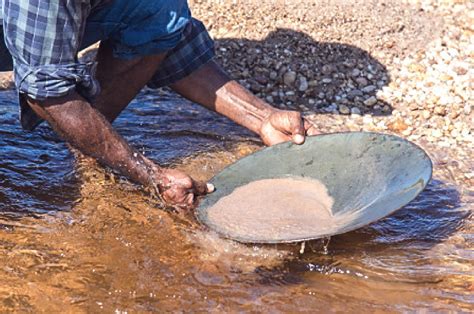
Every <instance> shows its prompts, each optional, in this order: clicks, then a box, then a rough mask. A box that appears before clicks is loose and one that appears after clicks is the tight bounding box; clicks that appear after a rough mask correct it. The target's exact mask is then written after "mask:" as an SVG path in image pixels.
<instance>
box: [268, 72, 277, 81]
mask: <svg viewBox="0 0 474 314" xmlns="http://www.w3.org/2000/svg"><path fill="white" fill-rule="evenodd" d="M269 77H270V79H271V80H275V79H276V78H277V77H278V73H277V72H275V71H271V72H270V75H269Z"/></svg>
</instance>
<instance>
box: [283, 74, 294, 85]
mask: <svg viewBox="0 0 474 314" xmlns="http://www.w3.org/2000/svg"><path fill="white" fill-rule="evenodd" d="M295 81H296V73H295V72H293V71H288V72H286V73H285V75H284V76H283V82H284V83H285V85H287V86H293V84H294V83H295Z"/></svg>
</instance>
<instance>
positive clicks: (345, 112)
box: [339, 105, 351, 114]
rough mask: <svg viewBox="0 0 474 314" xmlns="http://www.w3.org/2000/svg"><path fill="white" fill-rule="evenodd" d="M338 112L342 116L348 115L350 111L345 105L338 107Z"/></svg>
mask: <svg viewBox="0 0 474 314" xmlns="http://www.w3.org/2000/svg"><path fill="white" fill-rule="evenodd" d="M339 112H340V113H342V114H349V113H350V112H351V110H350V109H349V107H347V106H346V105H339Z"/></svg>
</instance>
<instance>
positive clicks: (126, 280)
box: [0, 90, 474, 313]
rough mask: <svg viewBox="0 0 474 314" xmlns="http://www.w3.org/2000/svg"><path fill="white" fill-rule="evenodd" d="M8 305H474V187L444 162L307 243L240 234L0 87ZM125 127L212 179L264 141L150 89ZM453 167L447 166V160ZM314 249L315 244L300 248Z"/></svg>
mask: <svg viewBox="0 0 474 314" xmlns="http://www.w3.org/2000/svg"><path fill="white" fill-rule="evenodd" d="M0 102H1V104H2V106H1V107H0V134H1V135H0V147H1V148H0V149H1V156H2V158H1V160H0V184H1V185H0V211H1V212H0V311H1V312H11V311H31V312H46V311H47V312H74V313H80V312H99V311H104V312H115V313H125V312H129V313H131V312H147V311H148V312H158V311H160V312H163V311H195V312H201V311H202V312H204V311H206V312H229V311H231V310H232V311H236V310H240V311H264V312H295V311H302V312H315V311H316V312H318V311H319V312H329V311H352V312H361V311H365V312H367V311H369V312H381V311H387V312H400V311H413V310H420V309H426V310H436V311H441V310H448V311H460V312H462V311H464V312H469V311H471V310H472V309H473V306H474V298H473V297H472V293H473V289H474V287H473V284H474V282H473V275H472V274H473V273H474V267H473V264H472V261H473V258H474V256H473V253H472V252H473V229H474V228H473V223H472V214H471V211H472V208H473V199H474V195H473V193H472V191H469V190H468V189H466V188H465V187H463V186H461V185H459V184H457V183H455V182H454V181H453V180H452V179H451V178H450V176H449V175H448V174H449V173H450V172H452V170H449V169H447V167H448V166H449V167H452V165H451V164H443V163H437V162H436V160H437V158H440V159H442V158H443V157H442V156H443V151H430V152H429V153H430V156H432V158H433V159H434V161H435V169H434V176H433V179H432V181H431V183H430V184H429V185H428V187H427V188H426V190H425V191H424V192H423V193H421V194H420V195H419V196H418V197H417V198H416V199H415V200H414V201H413V202H411V203H410V204H409V205H407V206H405V207H404V208H402V209H400V210H399V211H397V212H396V213H395V214H393V215H391V216H389V217H387V218H385V219H383V220H381V221H379V222H377V223H374V224H372V225H370V226H367V227H365V228H362V229H359V230H356V231H353V232H350V233H347V234H343V235H340V236H335V237H332V238H331V239H324V240H322V241H312V242H308V243H306V245H305V250H304V252H303V251H301V246H300V245H269V246H261V245H259V246H252V245H242V244H237V243H235V242H232V241H230V240H224V239H221V238H219V237H218V236H217V235H215V234H213V233H212V232H210V231H208V230H206V229H205V228H203V227H202V226H200V225H199V224H198V223H196V222H195V220H194V219H193V217H192V215H185V214H178V213H174V212H170V211H168V210H166V209H164V208H163V204H160V203H159V201H158V200H156V199H154V198H153V196H152V195H150V194H149V193H148V192H147V191H144V190H143V189H142V188H141V187H139V186H137V185H134V184H132V183H130V182H129V181H127V180H125V179H124V178H122V177H120V176H118V175H116V174H113V173H112V172H111V171H109V170H105V169H103V168H101V167H100V166H98V165H97V164H96V163H95V162H94V161H92V160H90V159H88V158H85V157H83V156H76V157H75V156H74V155H73V154H72V153H70V152H69V151H68V149H67V147H66V145H65V144H64V143H63V142H62V141H61V140H60V139H59V138H58V137H57V136H56V135H55V134H54V132H52V130H51V129H50V128H49V127H48V126H47V125H43V126H41V127H40V128H39V129H38V130H37V131H36V132H34V133H27V132H24V131H22V130H21V128H20V125H19V122H18V120H17V117H18V113H17V105H16V103H15V94H14V93H13V92H11V91H7V92H0ZM115 127H116V128H117V130H118V131H119V132H120V133H121V134H123V135H124V136H125V137H126V138H127V139H128V140H129V141H130V142H131V143H132V144H133V145H134V146H135V147H137V148H139V149H140V151H142V152H144V153H145V155H146V156H148V157H150V158H152V159H154V160H156V161H158V162H159V163H161V164H163V165H166V166H171V167H177V168H179V169H182V170H184V171H187V172H188V173H189V174H190V175H192V176H193V177H195V178H196V179H203V180H204V179H209V178H210V177H212V176H213V175H214V174H216V173H217V172H218V171H219V170H221V169H222V168H223V167H225V166H226V165H228V164H230V163H232V162H234V161H236V160H237V159H239V158H242V157H243V156H245V155H247V154H249V153H251V152H253V151H256V150H258V149H260V148H261V145H260V143H259V142H258V139H257V138H256V137H255V136H254V135H253V134H251V133H249V132H248V131H246V130H244V129H243V128H241V127H239V126H237V125H235V124H234V123H232V122H230V121H228V120H227V119H225V118H222V117H220V116H218V115H216V114H214V113H211V112H209V111H207V110H205V109H203V108H201V107H199V106H197V105H195V104H191V103H189V102H186V101H183V100H182V99H180V98H178V97H177V96H174V95H173V94H170V93H167V92H157V91H151V90H145V91H143V92H142V93H141V94H140V95H139V96H138V97H137V98H136V99H135V100H134V102H133V103H132V104H131V106H130V107H129V108H128V109H127V110H126V111H125V112H124V114H123V115H122V116H121V117H120V118H119V119H118V120H117V121H116V123H115ZM448 170H449V171H448ZM300 251H301V252H303V253H300Z"/></svg>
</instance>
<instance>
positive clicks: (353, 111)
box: [351, 107, 362, 115]
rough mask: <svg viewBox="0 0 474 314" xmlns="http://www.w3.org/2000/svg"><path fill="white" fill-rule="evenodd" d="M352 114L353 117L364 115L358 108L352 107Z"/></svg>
mask: <svg viewBox="0 0 474 314" xmlns="http://www.w3.org/2000/svg"><path fill="white" fill-rule="evenodd" d="M351 113H352V114H353V115H361V114H362V113H361V111H360V109H359V108H357V107H352V108H351Z"/></svg>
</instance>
